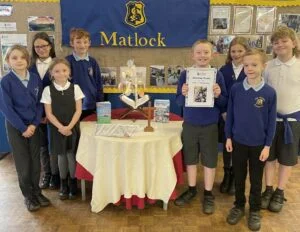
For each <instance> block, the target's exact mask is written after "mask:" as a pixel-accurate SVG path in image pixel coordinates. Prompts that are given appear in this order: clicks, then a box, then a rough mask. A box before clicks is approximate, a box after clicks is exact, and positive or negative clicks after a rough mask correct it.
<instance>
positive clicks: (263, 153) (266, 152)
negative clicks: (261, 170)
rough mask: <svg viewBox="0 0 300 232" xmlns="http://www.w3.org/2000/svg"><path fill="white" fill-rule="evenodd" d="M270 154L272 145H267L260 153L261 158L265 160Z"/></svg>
mask: <svg viewBox="0 0 300 232" xmlns="http://www.w3.org/2000/svg"><path fill="white" fill-rule="evenodd" d="M269 154H270V147H268V146H265V147H264V149H262V151H261V153H260V156H259V160H260V161H262V162H265V161H266V160H267V159H268V157H269Z"/></svg>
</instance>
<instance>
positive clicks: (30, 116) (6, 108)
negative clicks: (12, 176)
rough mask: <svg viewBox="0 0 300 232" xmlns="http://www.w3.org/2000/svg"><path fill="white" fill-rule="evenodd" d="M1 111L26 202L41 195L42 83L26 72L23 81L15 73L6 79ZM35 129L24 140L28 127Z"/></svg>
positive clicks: (10, 73) (2, 88) (2, 87)
mask: <svg viewBox="0 0 300 232" xmlns="http://www.w3.org/2000/svg"><path fill="white" fill-rule="evenodd" d="M0 86H1V88H0V95H1V97H0V98H1V99H2V101H1V104H0V109H1V111H2V113H3V114H4V116H5V119H6V129H7V135H8V139H9V142H10V145H11V148H12V152H13V156H14V160H15V165H16V170H17V173H18V179H19V186H20V189H21V191H22V194H23V196H24V197H25V198H31V197H32V196H33V195H39V194H40V193H41V190H40V187H39V177H40V158H39V150H40V142H39V135H38V133H37V132H38V125H39V123H40V121H41V117H42V104H40V98H41V93H42V82H41V80H40V78H39V77H38V76H37V75H35V74H33V73H29V72H27V76H26V78H25V79H24V80H23V79H22V78H21V77H18V75H17V74H16V73H14V71H11V72H9V73H8V74H7V75H5V76H4V77H3V78H2V80H1V82H0ZM31 124H32V125H34V126H36V131H35V133H34V134H33V136H31V137H30V138H25V137H23V136H22V134H23V132H25V131H26V130H27V127H28V126H29V125H31Z"/></svg>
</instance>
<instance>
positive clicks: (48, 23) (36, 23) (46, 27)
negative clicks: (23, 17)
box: [28, 16, 55, 31]
mask: <svg viewBox="0 0 300 232" xmlns="http://www.w3.org/2000/svg"><path fill="white" fill-rule="evenodd" d="M28 30H29V31H55V21H54V18H53V17H51V16H29V17H28Z"/></svg>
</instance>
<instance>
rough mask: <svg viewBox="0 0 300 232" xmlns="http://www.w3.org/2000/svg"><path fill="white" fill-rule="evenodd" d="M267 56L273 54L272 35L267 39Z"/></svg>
mask: <svg viewBox="0 0 300 232" xmlns="http://www.w3.org/2000/svg"><path fill="white" fill-rule="evenodd" d="M266 54H267V55H272V54H273V47H272V43H271V36H270V35H268V36H267V37H266Z"/></svg>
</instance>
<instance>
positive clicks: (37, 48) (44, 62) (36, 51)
mask: <svg viewBox="0 0 300 232" xmlns="http://www.w3.org/2000/svg"><path fill="white" fill-rule="evenodd" d="M54 57H56V55H55V50H54V45H53V43H52V40H51V39H50V38H49V36H48V34H47V33H45V32H40V33H37V34H36V35H35V36H34V38H33V40H32V58H31V65H30V68H29V71H30V72H33V73H35V74H37V75H38V76H39V77H40V78H41V80H42V82H43V88H45V87H46V86H49V85H50V84H51V80H50V75H49V72H48V68H49V65H50V63H51V62H52V58H54ZM45 119H46V117H45V114H44V115H43V119H42V122H41V124H40V140H41V148H40V157H41V166H42V170H43V177H42V180H41V183H40V187H41V188H42V189H46V188H50V189H57V188H59V185H60V183H59V181H60V178H59V172H58V163H57V155H51V156H50V155H49V151H48V136H47V134H48V132H47V124H46V120H45Z"/></svg>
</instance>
